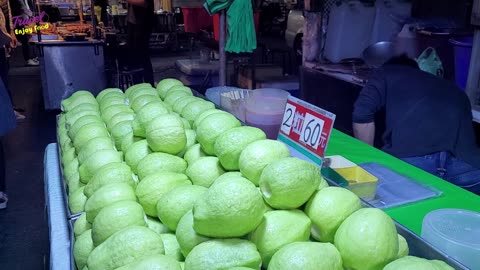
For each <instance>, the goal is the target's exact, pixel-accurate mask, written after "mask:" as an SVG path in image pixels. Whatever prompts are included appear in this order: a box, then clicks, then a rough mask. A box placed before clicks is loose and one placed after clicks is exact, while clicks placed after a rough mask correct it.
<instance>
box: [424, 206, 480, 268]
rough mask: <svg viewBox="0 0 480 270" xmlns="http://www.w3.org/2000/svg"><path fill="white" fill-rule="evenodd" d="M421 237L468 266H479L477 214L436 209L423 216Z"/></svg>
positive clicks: (478, 220)
mask: <svg viewBox="0 0 480 270" xmlns="http://www.w3.org/2000/svg"><path fill="white" fill-rule="evenodd" d="M422 237H423V238H424V239H425V240H426V241H427V242H429V243H430V244H432V245H433V246H434V247H436V248H437V249H439V250H440V251H442V252H444V253H445V254H447V255H448V256H451V257H453V258H454V259H456V260H457V261H459V262H460V263H462V264H464V265H465V266H467V267H468V268H470V269H480V213H477V212H472V211H467V210H462V209H439V210H435V211H432V212H430V213H428V214H427V215H426V216H425V218H424V219H423V224H422Z"/></svg>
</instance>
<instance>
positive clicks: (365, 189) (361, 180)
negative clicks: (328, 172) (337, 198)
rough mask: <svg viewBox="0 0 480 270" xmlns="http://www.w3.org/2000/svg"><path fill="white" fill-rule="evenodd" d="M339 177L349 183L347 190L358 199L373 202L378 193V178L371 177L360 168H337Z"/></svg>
mask: <svg viewBox="0 0 480 270" xmlns="http://www.w3.org/2000/svg"><path fill="white" fill-rule="evenodd" d="M334 170H335V171H336V172H337V173H338V174H339V175H341V176H342V177H343V178H345V179H346V180H347V181H348V186H347V188H348V189H349V190H350V191H352V192H353V193H355V194H357V196H358V197H360V198H362V199H365V200H371V199H373V198H374V197H375V194H376V192H377V185H378V178H376V177H375V176H373V175H371V174H370V173H368V172H367V171H365V170H364V169H362V168H361V167H359V166H355V167H347V168H336V169H334Z"/></svg>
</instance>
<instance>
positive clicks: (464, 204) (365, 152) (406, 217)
mask: <svg viewBox="0 0 480 270" xmlns="http://www.w3.org/2000/svg"><path fill="white" fill-rule="evenodd" d="M327 155H342V156H344V157H345V158H347V159H349V160H351V161H353V162H354V163H356V164H359V163H366V162H376V163H379V164H381V165H384V166H386V167H389V168H390V169H392V170H394V171H396V172H398V173H401V174H403V175H406V176H408V177H410V178H412V179H415V180H417V181H418V182H419V183H422V184H424V185H426V186H429V187H432V188H434V189H437V190H439V191H441V192H442V193H443V194H442V195H440V196H439V197H436V198H432V199H427V200H424V201H419V202H415V203H411V204H408V205H403V206H398V207H394V208H390V209H386V210H385V212H386V213H388V214H389V215H390V216H391V217H392V218H394V219H395V220H396V221H397V222H398V223H400V224H402V225H403V226H405V227H407V228H409V229H410V230H412V231H413V232H415V233H416V234H418V235H420V233H421V229H422V221H423V218H424V217H425V215H426V214H427V213H429V212H430V211H433V210H436V209H440V208H461V209H466V210H472V211H476V212H480V196H477V195H475V194H473V193H471V192H468V191H466V190H464V189H462V188H459V187H457V186H455V185H453V184H450V183H449V182H447V181H445V180H443V179H440V178H438V177H436V176H434V175H432V174H429V173H427V172H425V171H423V170H420V169H418V168H416V167H414V166H412V165H410V164H408V163H406V162H403V161H402V160H399V159H397V158H395V157H393V156H391V155H389V154H387V153H385V152H383V151H381V150H379V149H376V148H373V147H371V146H369V145H367V144H365V143H363V142H361V141H359V140H357V139H355V138H352V137H350V136H348V135H346V134H344V133H342V132H340V131H337V130H334V131H333V133H332V135H331V137H330V141H329V144H328V148H327Z"/></svg>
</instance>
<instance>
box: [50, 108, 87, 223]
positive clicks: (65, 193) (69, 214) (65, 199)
mask: <svg viewBox="0 0 480 270" xmlns="http://www.w3.org/2000/svg"><path fill="white" fill-rule="evenodd" d="M59 117H60V115H57V117H56V127H57V128H58V118H59ZM56 137H57V151H58V166H59V167H60V174H61V175H60V178H61V179H62V186H63V189H62V193H63V196H62V197H63V202H64V204H65V210H66V213H67V219H68V220H70V219H72V218H78V217H79V216H80V215H81V214H82V213H83V212H80V213H77V214H72V212H71V211H70V206H69V204H68V186H67V181H65V177H64V173H63V166H62V151H61V149H60V140H59V138H58V132H56Z"/></svg>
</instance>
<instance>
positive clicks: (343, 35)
mask: <svg viewBox="0 0 480 270" xmlns="http://www.w3.org/2000/svg"><path fill="white" fill-rule="evenodd" d="M374 20H375V8H374V7H373V6H369V5H365V4H362V3H361V2H360V1H348V2H347V1H345V2H341V3H340V4H339V5H336V6H334V7H333V8H332V9H331V12H330V16H329V20H328V26H327V37H326V41H325V52H324V56H325V57H326V58H327V59H328V60H330V61H332V62H334V63H338V62H340V61H341V60H342V59H346V58H361V57H362V52H363V50H364V49H365V48H367V47H368V46H369V45H370V40H371V38H372V28H373V21H374ZM352 44H355V46H352Z"/></svg>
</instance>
